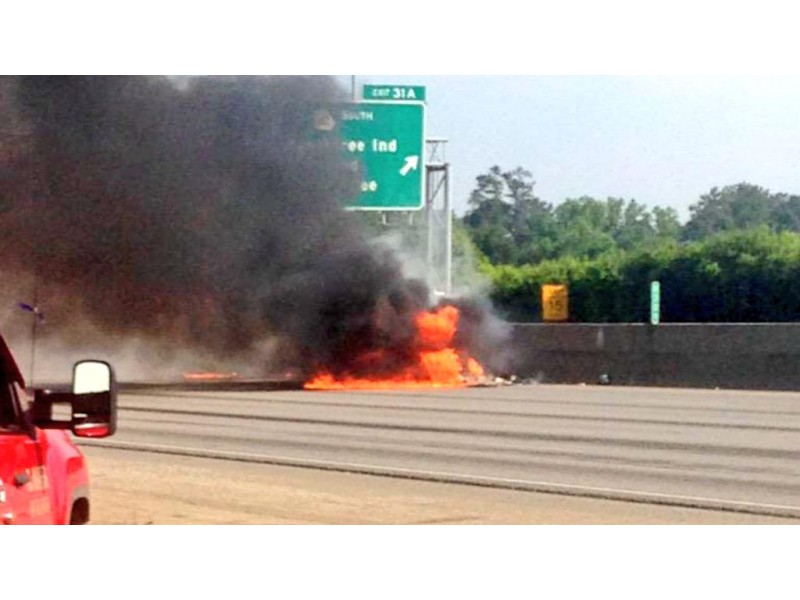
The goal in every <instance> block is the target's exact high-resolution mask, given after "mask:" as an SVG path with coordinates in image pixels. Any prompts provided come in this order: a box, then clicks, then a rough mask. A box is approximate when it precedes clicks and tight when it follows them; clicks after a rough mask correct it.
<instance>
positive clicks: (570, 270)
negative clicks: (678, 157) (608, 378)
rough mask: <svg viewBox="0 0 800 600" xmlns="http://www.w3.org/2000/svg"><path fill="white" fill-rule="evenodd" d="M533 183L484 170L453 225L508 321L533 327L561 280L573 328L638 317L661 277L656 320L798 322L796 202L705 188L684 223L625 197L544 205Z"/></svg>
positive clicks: (755, 189) (745, 190)
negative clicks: (549, 288)
mask: <svg viewBox="0 0 800 600" xmlns="http://www.w3.org/2000/svg"><path fill="white" fill-rule="evenodd" d="M534 183H535V182H534V181H533V179H532V176H531V173H530V172H529V171H527V170H525V169H523V168H517V169H514V170H511V171H503V170H501V169H500V168H499V167H497V166H495V167H492V168H491V169H490V170H489V172H488V173H486V174H484V175H481V176H479V177H478V178H477V184H476V187H475V189H474V190H473V191H472V193H471V194H470V197H469V210H468V211H467V213H466V214H465V215H464V216H463V218H461V219H459V223H458V226H459V227H460V228H463V231H464V232H465V233H466V234H467V235H466V237H467V238H468V240H469V242H468V243H471V244H472V245H473V246H474V250H475V252H476V253H477V254H478V256H479V258H480V263H481V265H482V270H483V271H484V272H485V273H486V274H487V275H489V277H490V278H491V280H492V283H493V292H492V296H493V300H494V302H495V304H496V305H497V307H498V309H499V310H500V311H501V312H502V313H504V314H505V316H506V317H507V318H509V319H511V320H516V321H537V320H540V318H541V304H540V302H541V294H540V290H541V286H542V285H543V284H545V283H566V284H568V286H569V290H570V294H569V295H570V320H572V321H578V322H637V321H644V320H646V319H647V315H648V311H649V302H650V298H649V293H650V291H649V282H650V281H653V280H658V281H660V282H661V284H662V300H661V306H662V321H665V322H669V321H672V322H692V321H702V322H759V321H797V320H800V196H796V195H789V194H784V193H771V192H770V191H769V190H767V189H764V188H762V187H759V186H757V185H753V184H750V183H738V184H735V185H728V186H725V187H722V188H717V187H714V188H712V189H711V190H710V191H709V192H708V193H706V194H703V195H701V196H700V199H699V200H698V202H696V203H695V204H693V205H692V206H691V207H690V209H689V210H690V218H689V219H688V221H687V222H686V223H685V224H681V223H680V221H679V219H678V214H677V212H676V211H675V210H674V209H672V208H662V207H654V208H652V209H650V208H648V207H646V206H644V205H643V204H641V203H639V202H637V201H636V200H633V199H629V200H624V199H622V198H606V199H604V200H601V199H596V198H592V197H588V196H584V197H580V198H570V199H566V200H565V201H564V202H562V203H560V204H558V205H557V206H553V205H551V204H549V203H546V202H543V201H542V200H540V199H539V198H537V197H536V195H535V194H534V192H533V188H534Z"/></svg>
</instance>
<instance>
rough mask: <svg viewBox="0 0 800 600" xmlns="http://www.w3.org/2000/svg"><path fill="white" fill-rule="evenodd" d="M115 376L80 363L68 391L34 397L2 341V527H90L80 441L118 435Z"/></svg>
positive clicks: (104, 366)
mask: <svg viewBox="0 0 800 600" xmlns="http://www.w3.org/2000/svg"><path fill="white" fill-rule="evenodd" d="M116 393H117V392H116V381H115V376H114V370H113V368H112V367H111V365H109V364H108V363H106V362H103V361H96V360H85V361H79V362H77V363H75V365H74V367H73V376H72V385H71V387H70V388H69V389H62V390H59V389H36V390H28V389H27V388H26V387H25V381H24V379H23V377H22V374H21V372H20V370H19V367H18V366H17V363H16V361H15V360H14V357H13V355H12V353H11V350H10V349H9V347H8V345H7V344H6V342H5V340H4V339H3V338H2V336H0V524H3V525H18V524H48V525H54V524H76V525H77V524H85V523H88V521H89V517H90V507H91V503H90V497H89V474H88V469H87V466H86V459H85V457H84V456H83V454H82V453H81V452H80V450H79V449H78V447H77V446H76V445H75V443H74V441H73V438H72V436H75V437H92V438H98V437H107V436H110V435H113V434H114V432H115V430H116V420H117V408H116V405H117V400H116Z"/></svg>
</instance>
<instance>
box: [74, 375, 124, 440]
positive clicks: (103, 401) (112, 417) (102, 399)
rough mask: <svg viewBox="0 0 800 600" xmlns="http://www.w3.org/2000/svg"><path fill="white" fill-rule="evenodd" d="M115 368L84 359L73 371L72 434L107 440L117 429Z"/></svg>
mask: <svg viewBox="0 0 800 600" xmlns="http://www.w3.org/2000/svg"><path fill="white" fill-rule="evenodd" d="M116 388H117V385H116V380H115V377H114V369H113V368H112V367H111V365H110V364H108V363H107V362H104V361H100V360H82V361H80V362H77V363H75V366H74V367H73V369H72V396H73V398H72V427H71V429H72V433H74V434H75V435H76V436H77V437H107V436H109V435H113V434H114V432H115V431H116V429H117V389H116Z"/></svg>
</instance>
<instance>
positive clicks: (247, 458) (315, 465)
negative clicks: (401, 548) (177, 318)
mask: <svg viewBox="0 0 800 600" xmlns="http://www.w3.org/2000/svg"><path fill="white" fill-rule="evenodd" d="M78 444H79V445H81V446H86V447H99V448H109V449H117V450H131V451H140V452H152V453H158V454H171V455H178V456H192V457H196V458H212V459H223V460H232V461H239V462H253V463H262V464H272V465H278V466H290V467H300V468H310V469H319V470H327V471H340V472H345V473H359V474H366V475H380V476H385V477H396V478H402V479H417V480H422V481H433V482H446V483H457V484H463V485H477V486H482V487H494V488H505V489H515V490H528V491H534V492H541V493H549V494H561V495H568V496H582V497H589V498H599V499H605V500H621V501H625V502H639V503H644V504H662V505H666V506H681V507H686V508H698V509H704V510H720V511H726V512H738V513H747V514H756V515H768V516H781V517H789V518H794V519H800V506H789V505H781V504H764V503H758V502H747V501H742V500H727V499H722V498H708V497H703V496H684V495H673V494H662V493H657V492H643V491H639V490H626V489H619V488H608V487H595V486H585V485H574V484H565V483H553V482H546V481H531V480H526V479H514V478H506V477H490V476H485V475H470V474H462V473H450V472H446V471H428V470H419V469H408V468H403V467H387V466H383V465H369V464H363V463H349V462H336V461H329V460H319V459H302V458H296V457H291V456H281V455H269V454H253V453H249V452H232V451H228V450H207V449H202V448H192V447H185V446H167V445H160V444H137V443H134V442H124V441H115V442H110V441H99V440H93V441H91V442H90V441H87V440H78Z"/></svg>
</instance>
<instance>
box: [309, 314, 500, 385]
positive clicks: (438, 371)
mask: <svg viewBox="0 0 800 600" xmlns="http://www.w3.org/2000/svg"><path fill="white" fill-rule="evenodd" d="M458 317H459V312H458V309H457V308H456V307H455V306H444V307H441V308H439V309H437V310H434V311H430V312H422V313H419V314H418V315H417V316H416V317H415V319H414V322H415V325H416V328H417V339H416V342H417V349H418V351H417V356H416V361H415V363H414V364H411V365H409V366H407V367H405V368H404V369H403V370H401V371H400V372H397V373H395V374H393V375H391V376H389V377H383V378H370V377H351V376H344V377H340V378H338V379H337V378H336V377H334V376H333V375H331V374H330V373H320V374H318V375H317V376H315V377H314V378H313V379H311V380H310V381H308V382H306V384H305V386H304V387H305V389H307V390H358V389H362V390H366V389H396V388H431V387H434V388H436V387H440V388H454V387H464V386H466V385H469V383H470V381H473V380H478V379H480V378H482V377H484V375H485V373H484V370H483V368H482V367H481V365H480V363H479V362H478V361H477V360H475V359H474V358H471V357H469V356H466V355H465V354H463V353H459V352H457V351H456V349H455V348H453V338H454V337H455V334H456V331H457V329H458ZM378 356H380V355H379V354H378ZM370 358H374V357H373V356H371V357H370Z"/></svg>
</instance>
